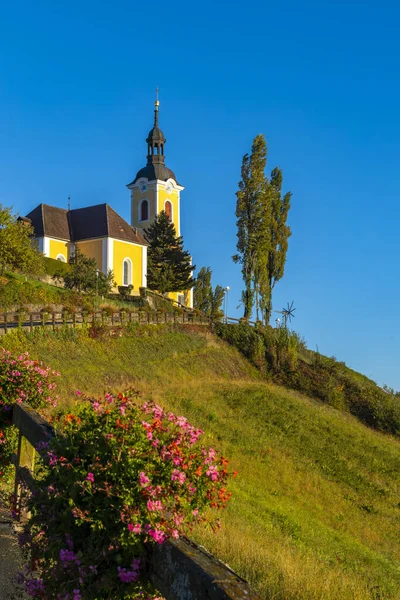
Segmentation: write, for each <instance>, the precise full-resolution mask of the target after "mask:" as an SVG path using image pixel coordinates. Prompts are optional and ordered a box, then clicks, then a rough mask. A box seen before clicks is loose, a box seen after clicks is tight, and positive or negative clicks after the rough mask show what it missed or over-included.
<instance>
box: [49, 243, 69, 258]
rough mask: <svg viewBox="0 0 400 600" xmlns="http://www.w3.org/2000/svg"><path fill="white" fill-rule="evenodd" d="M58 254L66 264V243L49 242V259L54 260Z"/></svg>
mask: <svg viewBox="0 0 400 600" xmlns="http://www.w3.org/2000/svg"><path fill="white" fill-rule="evenodd" d="M59 254H62V255H63V256H64V258H65V262H68V259H69V256H68V245H67V242H62V241H60V240H49V256H50V258H54V259H56V258H57V256H58V255H59Z"/></svg>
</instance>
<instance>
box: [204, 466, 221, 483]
mask: <svg viewBox="0 0 400 600" xmlns="http://www.w3.org/2000/svg"><path fill="white" fill-rule="evenodd" d="M206 474H207V475H208V476H209V477H210V479H211V481H216V480H217V479H218V471H217V467H215V466H214V465H210V466H209V467H208V470H207V471H206Z"/></svg>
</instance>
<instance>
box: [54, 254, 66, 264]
mask: <svg viewBox="0 0 400 600" xmlns="http://www.w3.org/2000/svg"><path fill="white" fill-rule="evenodd" d="M56 260H59V261H60V262H63V263H66V262H67V259H66V258H65V256H64V254H57V256H56Z"/></svg>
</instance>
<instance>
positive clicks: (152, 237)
mask: <svg viewBox="0 0 400 600" xmlns="http://www.w3.org/2000/svg"><path fill="white" fill-rule="evenodd" d="M145 237H146V240H147V241H148V242H149V248H148V255H147V257H148V261H147V287H148V288H149V289H150V290H156V291H158V292H160V293H161V294H165V293H166V292H181V291H184V290H190V289H191V288H192V287H193V285H194V283H195V280H194V278H193V275H192V271H193V270H194V269H195V268H196V267H195V266H193V265H192V264H191V256H190V254H189V252H188V251H187V250H184V248H183V238H182V236H177V235H176V230H175V225H174V224H173V223H172V222H171V221H170V220H169V218H168V216H167V215H166V213H165V211H162V212H160V213H159V214H158V215H156V216H155V218H154V221H153V223H152V224H151V225H150V227H149V228H148V229H146V230H145Z"/></svg>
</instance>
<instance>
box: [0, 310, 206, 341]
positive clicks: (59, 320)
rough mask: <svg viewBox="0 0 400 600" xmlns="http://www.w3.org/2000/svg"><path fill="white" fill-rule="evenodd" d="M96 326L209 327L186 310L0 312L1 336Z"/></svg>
mask: <svg viewBox="0 0 400 600" xmlns="http://www.w3.org/2000/svg"><path fill="white" fill-rule="evenodd" d="M85 323H88V324H93V323H99V324H102V325H107V326H111V327H122V326H124V325H127V324H128V323H139V324H143V325H145V324H148V325H160V324H163V323H164V324H177V323H181V324H196V325H209V324H210V319H209V318H208V317H206V316H205V315H201V314H197V313H195V312H187V311H182V312H178V311H173V312H167V311H161V310H151V311H149V310H147V311H145V310H132V311H123V310H121V311H117V312H113V313H110V311H105V310H98V311H93V312H84V311H81V312H76V313H70V312H67V311H62V312H52V313H50V312H48V311H43V310H42V311H40V312H35V313H34V312H32V313H26V312H20V313H17V312H3V313H0V335H1V334H2V333H8V331H10V330H12V329H16V328H18V327H20V328H24V329H28V330H30V331H33V329H34V328H35V327H50V328H53V329H58V328H60V327H63V326H69V327H81V326H82V325H83V324H85Z"/></svg>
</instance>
